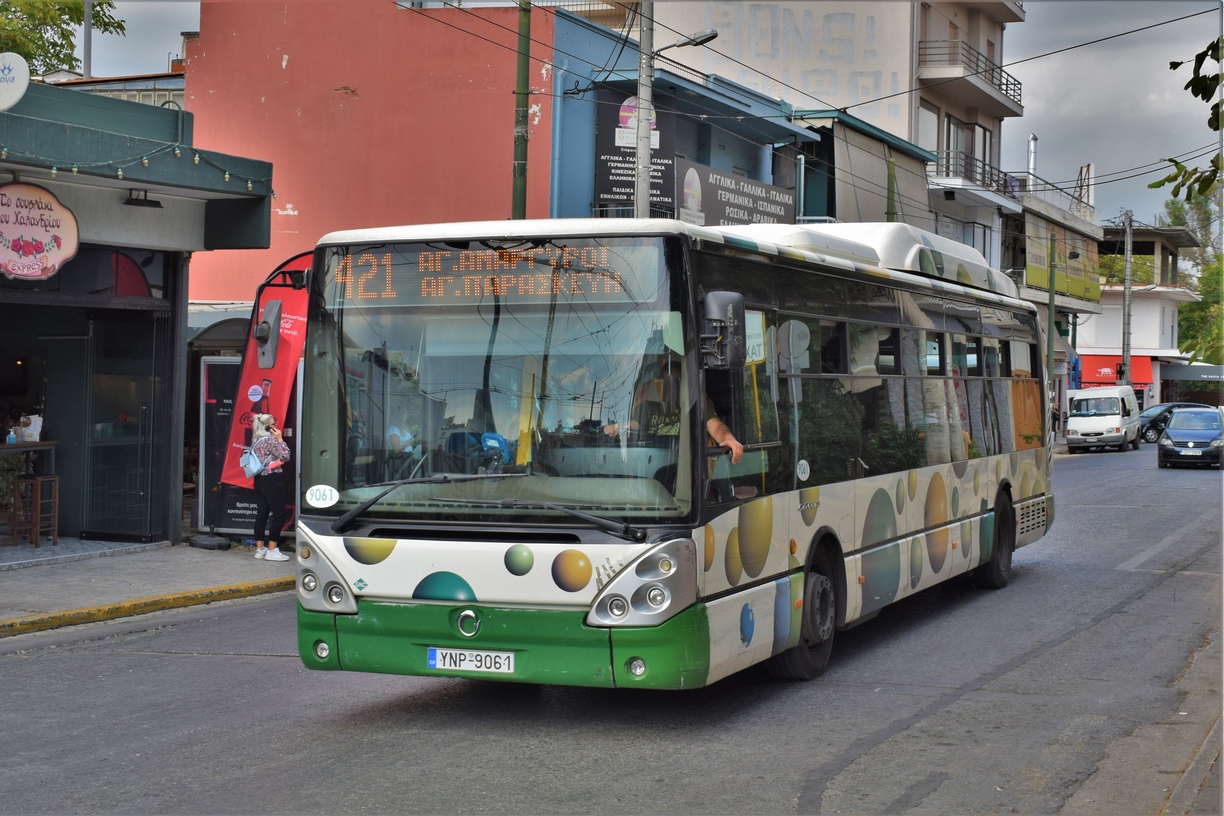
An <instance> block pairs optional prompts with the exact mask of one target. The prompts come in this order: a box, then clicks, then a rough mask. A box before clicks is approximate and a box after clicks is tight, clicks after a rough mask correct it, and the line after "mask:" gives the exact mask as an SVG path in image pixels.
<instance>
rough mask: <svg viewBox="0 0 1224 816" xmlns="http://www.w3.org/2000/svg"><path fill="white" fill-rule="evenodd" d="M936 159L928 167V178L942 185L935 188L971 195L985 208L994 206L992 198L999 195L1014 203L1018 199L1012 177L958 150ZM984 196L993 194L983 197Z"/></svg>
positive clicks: (938, 155)
mask: <svg viewBox="0 0 1224 816" xmlns="http://www.w3.org/2000/svg"><path fill="white" fill-rule="evenodd" d="M936 157H937V160H936V162H935V164H934V165H927V167H928V170H927V175H928V177H930V178H931V179H932V180H935V179H939V180H942V181H943V182H944V183H942V184H938V185H936V186H939V187H942V188H943V189H944V190H952V191H959V192H962V193H965V194H970V195H971V196H972V200H974V201H975V203H979V204H986V205H987V206H995V201H996V200H995V199H994V198H993V196H1002V197H1004V198H1006V199H1009V200H1011V201H1013V202H1015V201H1016V200H1017V192H1018V190H1019V183H1018V182H1017V180H1016V178H1015V176H1012V175H1010V174H1008V173H1004V172H1003V171H1002V170H1000V169H999V168H997V167H995V166H993V165H991V164H987V163H986V162H985V161H983V160H981V159H979V158H977V157H975V156H973V155H972V154H969V153H964V152H961V151H956V150H944V151H941V152H939V153H937V154H936ZM983 193H986V194H992V195H986V196H983V195H982V194H983ZM979 199H980V200H979Z"/></svg>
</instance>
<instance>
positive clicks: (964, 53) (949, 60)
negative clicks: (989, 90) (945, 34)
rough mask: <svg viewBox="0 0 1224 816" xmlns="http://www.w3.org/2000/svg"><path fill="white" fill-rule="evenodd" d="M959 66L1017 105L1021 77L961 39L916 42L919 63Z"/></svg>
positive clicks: (919, 64)
mask: <svg viewBox="0 0 1224 816" xmlns="http://www.w3.org/2000/svg"><path fill="white" fill-rule="evenodd" d="M936 65H961V66H963V67H965V68H966V69H968V71H969V72H970V73H971V74H973V75H974V76H980V77H981V78H982V79H984V80H985V81H987V82H989V83H990V84H991V86H992V87H994V88H995V90H997V91H998V92H999V93H1001V94H1003V95H1004V96H1006V97H1007V98H1008V99H1010V100H1011V101H1012V102H1015V103H1016V104H1017V105H1019V104H1020V80H1018V79H1016V78H1015V77H1014V76H1012V75H1011V74H1009V73H1007V72H1006V71H1004V70H1003V66H1001V65H999V64H998V63H997V62H991V61H990V60H989V59H987V58H986V55H985V54H983V53H982V52H981V51H978V50H977V49H976V48H974V47H973V46H971V45H969V44H968V43H966V42H965V41H964V40H924V41H923V42H920V43H919V44H918V66H919V67H928V66H932V67H933V66H936Z"/></svg>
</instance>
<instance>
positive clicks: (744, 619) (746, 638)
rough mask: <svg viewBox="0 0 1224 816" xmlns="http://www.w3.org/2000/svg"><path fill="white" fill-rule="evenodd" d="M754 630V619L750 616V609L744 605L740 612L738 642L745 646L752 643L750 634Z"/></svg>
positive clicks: (747, 605)
mask: <svg viewBox="0 0 1224 816" xmlns="http://www.w3.org/2000/svg"><path fill="white" fill-rule="evenodd" d="M755 630H756V618H755V617H754V616H753V614H752V607H751V606H750V605H749V604H744V608H743V609H741V610H740V642H741V643H743V644H744V645H745V646H747V645H748V644H750V643H752V634H753V632H754V631H755Z"/></svg>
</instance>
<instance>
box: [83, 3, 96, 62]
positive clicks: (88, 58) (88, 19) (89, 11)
mask: <svg viewBox="0 0 1224 816" xmlns="http://www.w3.org/2000/svg"><path fill="white" fill-rule="evenodd" d="M83 36H84V37H85V43H84V44H85V54H84V56H85V65H84V66H82V68H83V70H82V71H81V74H82V75H83V76H84V77H85V78H86V79H90V78H91V77H93V0H85V30H84V32H83Z"/></svg>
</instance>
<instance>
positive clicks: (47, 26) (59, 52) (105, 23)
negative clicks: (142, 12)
mask: <svg viewBox="0 0 1224 816" xmlns="http://www.w3.org/2000/svg"><path fill="white" fill-rule="evenodd" d="M114 11H115V4H114V2H113V0H94V3H93V13H92V15H91V22H92V24H93V28H94V31H100V32H102V33H103V34H119V35H123V34H124V33H125V29H124V26H123V21H122V20H118V19H116V18H115V16H114ZM84 24H85V0H0V52H12V53H14V54H20V55H21V56H22V57H24V58H25V61H26V62H27V63H29V65H30V73H31V74H34V75H36V76H37V75H40V74H46V73H50V72H51V71H56V70H59V69H61V68H66V69H68V70H77V69H79V68H80V67H81V61H80V60H79V59H77V57H76V39H75V37H76V33H77V31H78V30H79V29H80V28H81V27H82V26H83V25H84Z"/></svg>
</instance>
